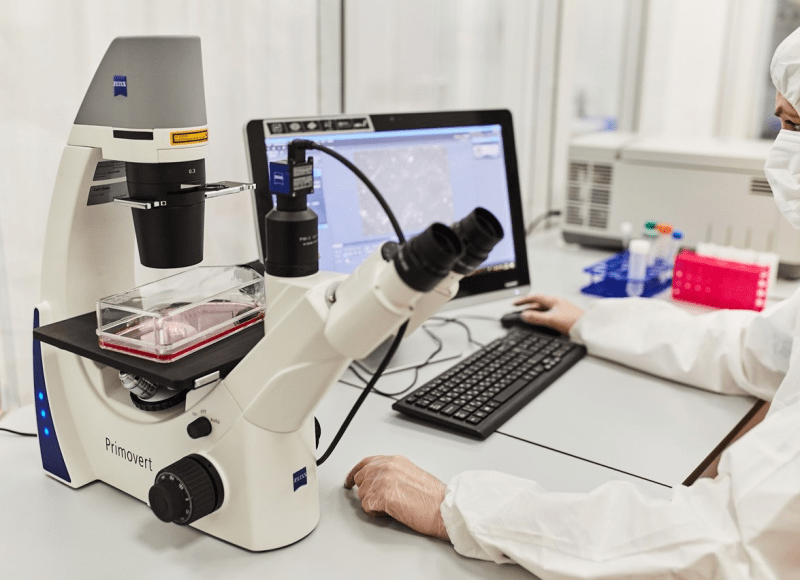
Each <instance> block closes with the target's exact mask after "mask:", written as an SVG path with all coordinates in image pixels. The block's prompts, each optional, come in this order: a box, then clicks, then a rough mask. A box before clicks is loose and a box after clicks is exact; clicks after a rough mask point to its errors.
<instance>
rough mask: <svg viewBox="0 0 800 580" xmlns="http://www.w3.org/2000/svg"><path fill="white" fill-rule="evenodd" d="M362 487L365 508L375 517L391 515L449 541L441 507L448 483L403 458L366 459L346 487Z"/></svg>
mask: <svg viewBox="0 0 800 580" xmlns="http://www.w3.org/2000/svg"><path fill="white" fill-rule="evenodd" d="M354 485H356V486H358V497H359V499H360V500H361V507H363V508H364V511H365V512H367V513H368V514H369V515H371V516H377V515H383V514H387V515H390V516H391V517H393V518H394V519H396V520H397V521H399V522H402V523H404V524H405V525H407V526H408V527H409V528H411V529H412V530H415V531H417V532H420V533H422V534H426V535H428V536H433V537H435V538H440V539H442V540H449V539H450V538H449V536H448V535H447V529H446V528H445V527H444V521H442V514H441V512H440V511H439V506H440V505H441V503H442V501H443V500H444V492H445V488H446V487H447V486H445V484H444V483H442V482H441V481H439V480H438V479H436V478H435V477H434V476H432V475H431V474H430V473H428V472H426V471H423V470H422V469H420V468H419V467H417V466H416V465H414V464H413V463H411V462H410V461H409V460H408V459H406V458H405V457H401V456H399V455H393V456H391V457H390V456H387V455H374V456H372V457H366V458H364V459H362V460H361V461H360V462H359V463H358V465H356V466H355V467H354V468H353V469H352V470H351V471H350V473H349V474H348V475H347V480H346V481H345V484H344V486H345V487H346V488H347V489H350V488H352V487H353V486H354Z"/></svg>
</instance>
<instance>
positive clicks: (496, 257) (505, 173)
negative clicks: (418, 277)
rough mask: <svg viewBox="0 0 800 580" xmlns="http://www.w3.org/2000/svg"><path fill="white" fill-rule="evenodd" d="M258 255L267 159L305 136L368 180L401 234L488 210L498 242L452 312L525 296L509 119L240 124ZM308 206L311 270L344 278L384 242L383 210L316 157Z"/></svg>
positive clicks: (478, 116)
mask: <svg viewBox="0 0 800 580" xmlns="http://www.w3.org/2000/svg"><path fill="white" fill-rule="evenodd" d="M246 132H247V145H248V155H249V160H250V169H251V178H252V180H253V181H254V183H255V184H256V191H255V193H254V196H255V205H256V211H255V215H256V219H257V222H258V231H259V234H260V241H261V244H260V249H261V251H262V258H263V240H264V217H265V216H266V214H267V212H268V211H269V210H270V209H271V208H272V206H273V200H272V198H271V197H270V196H269V195H268V191H269V167H268V164H269V162H270V161H275V160H280V159H286V153H287V144H288V143H289V142H290V141H291V140H292V139H297V138H303V139H311V140H313V141H316V142H318V143H320V144H321V145H325V146H326V147H329V148H331V149H334V150H335V151H336V152H338V153H340V154H341V155H343V156H345V157H346V158H348V159H349V160H350V161H352V162H353V163H354V164H355V165H356V166H357V167H358V168H359V169H361V170H362V171H363V172H364V173H365V174H366V175H367V177H369V178H370V180H372V182H373V183H374V184H375V186H376V187H377V188H378V190H379V191H380V192H381V194H382V195H383V196H384V198H385V199H386V201H387V202H388V204H389V206H390V207H391V208H392V211H393V212H394V213H395V215H396V216H397V219H398V221H399V223H400V226H401V227H402V229H403V233H404V235H405V236H406V238H411V237H412V236H413V235H415V234H417V233H419V232H421V231H422V230H424V229H425V228H427V227H428V226H429V225H430V224H431V223H433V222H435V221H438V222H442V223H444V224H451V223H453V222H455V221H458V220H460V219H461V218H463V217H464V216H466V215H467V214H468V213H469V212H471V211H472V210H473V209H474V208H475V207H477V206H481V207H484V208H486V209H488V210H489V211H490V212H492V213H493V214H494V215H495V216H496V217H497V219H498V220H499V221H500V223H501V224H502V226H503V230H504V232H505V237H504V239H503V240H502V241H501V242H500V243H499V244H498V245H497V246H496V247H495V248H494V250H493V251H492V252H491V254H490V255H489V257H488V258H487V260H486V261H485V262H484V263H483V264H482V265H481V266H480V267H479V268H478V269H477V270H476V271H475V273H473V274H472V275H470V276H468V277H467V278H465V279H463V280H462V281H461V285H460V290H459V293H458V295H457V296H456V298H455V299H454V301H452V302H451V306H459V305H467V304H469V303H472V302H476V301H482V300H494V299H498V298H501V297H506V296H510V295H514V294H522V293H524V292H526V291H527V287H528V285H529V282H530V278H529V274H528V258H527V252H526V248H525V231H524V223H523V218H522V201H521V196H520V188H519V177H518V173H517V159H516V148H515V146H514V130H513V127H512V122H511V113H510V112H509V111H506V110H484V111H442V112H431V113H396V114H376V115H366V114H365V115H339V116H335V115H325V116H320V117H296V118H294V117H293V118H286V119H256V120H253V121H250V122H249V123H248V124H247V127H246ZM309 154H311V155H313V157H314V193H313V194H312V195H310V196H309V197H308V205H309V207H310V208H311V209H312V210H314V211H315V212H316V213H317V215H318V216H319V254H320V269H322V270H328V271H335V272H341V273H350V272H352V271H353V270H354V269H355V268H356V267H357V266H358V265H359V264H360V263H361V262H362V261H363V260H364V259H365V258H366V257H367V256H369V255H370V254H371V253H372V252H373V251H374V250H375V249H377V248H379V247H380V246H381V245H382V244H383V243H384V242H385V241H386V240H390V239H396V237H395V235H394V231H393V230H392V227H391V224H390V223H389V220H388V218H387V217H386V214H385V213H384V211H383V210H382V209H381V207H380V206H379V205H378V203H377V202H376V201H375V199H374V198H373V197H372V194H371V193H370V192H369V190H368V189H367V188H366V187H365V186H364V185H363V184H362V183H361V181H360V180H359V179H358V178H357V177H356V176H355V175H353V174H352V173H351V172H350V170H348V169H347V168H346V167H344V165H342V164H341V163H340V162H339V161H337V160H336V159H334V158H332V157H330V156H327V155H325V154H324V153H321V152H319V151H309Z"/></svg>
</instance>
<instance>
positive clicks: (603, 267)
mask: <svg viewBox="0 0 800 580" xmlns="http://www.w3.org/2000/svg"><path fill="white" fill-rule="evenodd" d="M583 271H584V272H586V273H587V274H589V276H590V277H591V280H592V281H591V283H590V284H589V285H588V286H584V287H583V288H581V292H583V293H584V294H591V295H592V296H600V297H602V298H624V297H626V296H628V293H627V291H626V290H625V287H626V286H627V284H628V250H625V251H624V252H621V253H619V254H615V255H613V256H611V257H610V258H606V259H605V260H601V261H599V262H596V263H594V264H592V265H590V266H587V267H586V268H584V269H583ZM671 286H672V265H671V264H667V263H665V262H664V261H662V260H657V261H656V262H655V263H654V264H652V265H650V266H648V267H647V274H646V278H645V282H644V291H643V292H642V294H641V296H642V298H650V297H651V296H655V295H656V294H659V293H661V292H663V291H664V290H666V289H667V288H669V287H671Z"/></svg>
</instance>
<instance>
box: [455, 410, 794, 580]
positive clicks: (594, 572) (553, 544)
mask: <svg viewBox="0 0 800 580" xmlns="http://www.w3.org/2000/svg"><path fill="white" fill-rule="evenodd" d="M798 481H800V404H797V405H793V406H792V407H788V408H786V409H783V410H781V411H779V412H778V413H775V414H773V415H771V416H770V417H769V418H768V419H766V420H765V421H764V422H763V423H762V424H761V425H759V426H758V427H757V428H755V429H753V430H752V431H751V432H749V433H748V434H747V435H745V436H744V437H742V438H741V439H740V440H739V441H737V442H736V443H735V444H734V445H732V446H731V447H730V448H729V449H728V450H726V451H725V453H724V455H723V458H722V460H721V462H720V469H719V476H718V477H717V478H716V479H713V480H712V479H701V480H699V481H698V482H696V483H695V484H694V485H693V486H692V487H684V486H678V487H676V488H675V489H674V490H673V496H672V498H671V500H669V499H653V498H648V497H647V496H646V495H645V494H644V493H642V492H641V491H639V489H638V488H637V487H635V486H634V485H633V484H631V483H628V482H623V481H611V482H609V483H606V484H605V485H603V486H601V487H599V488H597V489H595V490H594V491H592V492H590V493H588V494H584V493H552V492H551V493H548V492H547V491H545V490H544V489H543V488H542V487H541V486H540V485H538V484H537V483H535V482H532V481H529V480H525V479H521V478H518V477H514V476H510V475H504V474H500V473H496V472H490V471H469V472H464V473H462V474H460V475H458V476H456V477H455V478H454V479H453V480H452V481H450V483H449V484H448V486H447V492H446V495H445V499H444V501H443V502H442V505H441V513H442V518H443V519H444V523H445V526H446V527H447V531H448V534H449V536H450V540H451V541H452V543H453V545H454V547H455V549H456V551H457V552H459V553H460V554H462V555H464V556H468V557H472V558H480V559H485V560H493V561H495V562H498V563H509V562H515V563H517V564H519V565H521V566H523V567H525V568H526V569H527V570H529V571H530V572H532V573H534V574H536V575H537V576H539V577H540V578H542V579H543V580H556V579H566V578H585V579H612V578H613V579H615V580H619V579H623V578H626V579H645V578H653V579H654V578H659V579H663V578H682V579H686V580H688V579H700V578H703V579H725V580H736V579H752V578H760V579H770V580H772V579H789V578H792V579H796V578H800V558H799V557H798V553H800V486H798V484H797V482H798Z"/></svg>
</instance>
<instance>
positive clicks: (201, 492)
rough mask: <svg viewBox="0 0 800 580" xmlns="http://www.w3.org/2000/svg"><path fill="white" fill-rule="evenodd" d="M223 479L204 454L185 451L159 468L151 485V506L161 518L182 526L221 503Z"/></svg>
mask: <svg viewBox="0 0 800 580" xmlns="http://www.w3.org/2000/svg"><path fill="white" fill-rule="evenodd" d="M223 498H224V493H223V489H222V479H221V478H220V476H219V473H218V472H217V470H216V468H215V467H214V466H213V465H212V464H211V462H210V461H208V460H207V459H206V458H205V457H202V456H200V455H194V454H193V455H187V456H186V457H184V458H183V459H180V460H179V461H176V462H175V463H173V464H172V465H169V466H167V467H165V468H164V469H162V470H161V471H159V472H158V475H156V480H155V483H154V484H153V487H151V488H150V493H149V494H148V499H149V500H150V509H152V510H153V513H154V514H156V516H158V518H159V519H160V520H162V521H164V522H174V523H176V524H180V525H182V526H185V525H187V524H191V523H192V522H194V521H197V520H199V519H200V518H202V517H203V516H207V515H208V514H210V513H211V512H213V511H214V510H216V509H217V508H219V506H221V505H222V500H223Z"/></svg>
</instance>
